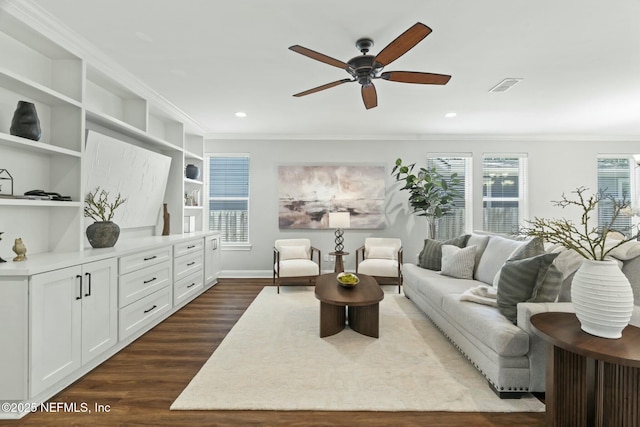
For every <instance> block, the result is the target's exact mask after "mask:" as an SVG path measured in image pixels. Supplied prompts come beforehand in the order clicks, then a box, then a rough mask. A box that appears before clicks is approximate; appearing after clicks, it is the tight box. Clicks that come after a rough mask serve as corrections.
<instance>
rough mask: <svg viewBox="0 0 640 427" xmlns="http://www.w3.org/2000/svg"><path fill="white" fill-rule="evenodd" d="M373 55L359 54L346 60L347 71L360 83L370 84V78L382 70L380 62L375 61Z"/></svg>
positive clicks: (375, 76) (377, 75) (376, 75)
mask: <svg viewBox="0 0 640 427" xmlns="http://www.w3.org/2000/svg"><path fill="white" fill-rule="evenodd" d="M374 60H375V56H373V55H360V56H356V57H354V58H351V59H350V60H349V61H347V64H349V69H347V72H348V73H349V74H351V75H352V76H353V78H354V79H356V80H357V81H358V83H360V84H361V85H369V84H371V79H374V78H377V77H379V75H380V72H381V71H382V68H383V66H382V64H380V63H378V62H375V61H374Z"/></svg>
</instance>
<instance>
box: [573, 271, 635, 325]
mask: <svg viewBox="0 0 640 427" xmlns="http://www.w3.org/2000/svg"><path fill="white" fill-rule="evenodd" d="M571 301H572V302H573V306H574V308H575V310H576V316H577V317H578V320H579V321H580V325H581V327H582V330H583V331H585V332H587V333H589V334H591V335H595V336H598V337H602V338H620V337H621V336H622V330H623V329H624V328H625V327H626V326H627V325H628V324H629V320H630V319H631V314H632V312H633V290H632V289H631V284H630V283H629V280H628V279H627V277H626V276H625V275H624V273H623V272H622V270H620V267H618V263H617V262H616V261H593V260H584V261H583V262H582V265H581V266H580V268H579V269H578V271H577V272H576V275H575V276H574V278H573V282H572V283H571Z"/></svg>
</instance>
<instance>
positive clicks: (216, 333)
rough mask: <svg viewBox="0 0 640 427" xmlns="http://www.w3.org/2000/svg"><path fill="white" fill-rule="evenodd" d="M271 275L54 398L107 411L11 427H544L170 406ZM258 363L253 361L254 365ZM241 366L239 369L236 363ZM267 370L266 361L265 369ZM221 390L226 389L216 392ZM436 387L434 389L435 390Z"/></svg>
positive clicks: (167, 325)
mask: <svg viewBox="0 0 640 427" xmlns="http://www.w3.org/2000/svg"><path fill="white" fill-rule="evenodd" d="M269 283H270V281H267V280H260V279H253V280H246V279H242V280H240V279H226V280H224V279H223V280H221V281H220V283H219V284H217V285H216V286H214V287H213V288H211V289H210V290H208V291H207V292H205V293H204V294H202V295H201V296H200V297H198V298H197V299H196V300H194V301H193V302H192V303H190V304H189V305H187V306H186V307H185V308H183V309H182V310H180V311H179V312H177V313H175V314H174V315H173V316H171V317H170V318H169V319H167V320H165V321H164V322H162V323H161V324H160V325H158V326H156V327H155V328H154V329H153V330H151V331H149V332H148V333H147V334H145V335H144V336H142V337H141V338H139V339H138V340H137V341H135V342H134V343H133V344H131V345H130V346H129V347H127V348H125V349H124V350H123V351H121V352H120V353H118V354H116V355H115V356H113V357H112V358H111V359H109V360H108V361H106V362H105V363H103V364H102V365H101V366H99V367H98V368H96V369H95V370H93V371H92V372H90V373H89V374H87V375H86V376H84V377H83V378H81V379H80V380H78V381H77V382H76V383H74V384H73V385H71V386H70V387H68V388H67V389H65V390H64V391H62V392H61V393H60V394H58V395H57V396H55V397H54V398H52V399H51V401H54V402H72V403H76V404H77V405H80V404H82V403H86V404H88V405H89V407H90V408H93V407H94V404H99V405H109V406H110V412H108V413H95V412H92V413H91V414H87V413H65V412H60V413H39V412H38V413H33V414H29V415H27V416H26V417H24V418H23V419H21V420H17V421H15V420H14V421H8V422H2V423H0V425H12V426H49V425H50V426H76V425H77V426H86V425H92V426H114V425H119V426H177V425H180V426H185V425H197V426H283V425H286V426H356V425H366V426H391V425H393V426H430V427H433V426H474V427H482V426H505V427H507V426H508V427H514V426H518V427H524V426H543V425H544V414H529V413H517V414H500V413H448V412H318V411H304V412H303V411H296V412H283V411H170V410H169V406H170V405H171V403H172V402H173V401H174V400H175V398H176V397H177V396H178V395H179V394H180V392H181V391H182V390H183V389H184V388H185V387H186V385H187V384H188V383H189V381H190V380H191V378H193V376H194V375H195V374H196V373H197V372H198V370H199V369H200V367H201V366H202V365H203V364H204V362H206V361H207V359H208V358H209V357H210V356H211V353H212V352H213V351H214V350H215V349H216V348H217V346H218V345H219V344H220V342H222V340H223V339H224V337H225V335H226V334H227V333H228V332H229V330H230V329H231V328H232V327H233V325H234V324H235V323H236V321H237V320H238V319H239V318H240V316H241V315H242V313H243V312H244V311H245V310H246V308H247V307H248V306H249V304H251V302H252V301H253V299H254V298H255V297H256V296H257V295H258V293H259V292H260V290H261V289H262V288H263V287H264V286H265V285H266V284H269ZM259 362H260V361H256V363H259ZM239 368H241V367H239ZM265 369H268V367H265ZM220 393H224V390H220ZM434 393H437V390H434Z"/></svg>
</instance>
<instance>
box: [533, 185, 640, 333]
mask: <svg viewBox="0 0 640 427" xmlns="http://www.w3.org/2000/svg"><path fill="white" fill-rule="evenodd" d="M586 191H587V189H586V188H584V187H578V188H577V189H576V190H575V191H573V192H572V193H574V194H575V195H576V198H575V199H569V198H567V197H566V196H565V195H564V194H563V195H562V199H561V200H559V201H554V202H553V203H554V205H555V206H559V207H561V208H567V207H576V208H578V209H580V211H581V212H580V223H579V224H576V223H574V222H573V221H571V220H568V219H565V218H561V219H544V218H534V220H533V221H528V224H529V226H527V227H524V228H523V229H522V231H523V233H524V234H527V235H529V236H532V237H540V238H542V239H543V240H544V241H545V242H548V243H559V244H561V245H562V246H564V247H565V248H567V249H569V250H573V251H575V252H577V253H578V254H580V255H581V256H582V257H584V258H585V259H584V260H583V262H582V265H581V266H580V268H579V269H578V271H577V272H576V274H575V276H574V279H573V282H572V283H571V301H572V302H573V305H574V308H575V311H576V316H577V317H578V320H580V324H581V326H582V330H584V331H585V332H588V333H590V334H592V335H596V336H600V337H605V338H620V336H622V330H623V329H624V328H625V327H626V326H627V324H628V323H629V320H630V319H631V313H632V311H633V301H634V300H633V291H632V289H631V285H630V283H629V280H628V279H627V277H626V276H625V275H624V273H623V272H622V270H620V267H619V266H618V262H617V261H615V260H613V259H611V258H610V257H609V255H610V254H611V253H612V251H614V250H615V249H617V248H619V247H621V246H622V245H624V244H625V243H627V242H630V241H632V240H637V238H638V231H637V230H635V232H633V233H631V234H632V235H630V236H629V235H627V236H624V235H623V234H620V236H622V238H620V239H615V240H614V239H612V238H611V237H610V236H611V234H612V233H614V232H621V231H627V232H628V231H629V230H616V229H615V228H614V226H613V224H614V223H615V220H616V219H617V218H618V217H620V215H625V214H626V213H627V212H630V211H631V210H630V201H629V200H628V198H627V197H626V195H623V197H622V198H621V199H616V198H615V197H614V196H612V195H610V194H607V193H605V192H604V191H600V192H598V193H596V194H593V195H590V196H587V195H586V194H585V193H586ZM605 201H606V202H608V203H609V204H610V206H611V207H612V216H611V220H610V221H609V222H608V223H607V224H605V225H604V226H602V227H598V225H597V223H596V224H592V222H594V221H595V219H594V218H593V216H594V214H595V213H596V210H597V207H598V204H599V203H601V202H605ZM607 239H609V240H607Z"/></svg>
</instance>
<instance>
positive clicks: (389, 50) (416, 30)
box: [375, 22, 431, 66]
mask: <svg viewBox="0 0 640 427" xmlns="http://www.w3.org/2000/svg"><path fill="white" fill-rule="evenodd" d="M429 33H431V28H429V27H427V26H426V25H424V24H423V23H421V22H418V23H416V24H414V25H413V26H412V27H411V28H409V29H408V30H407V31H405V32H404V33H402V34H400V35H399V36H398V37H397V38H396V39H395V40H394V41H392V42H391V43H389V44H388V45H387V46H386V47H385V48H384V49H382V50H381V51H380V53H378V55H376V58H375V61H376V62H379V63H380V64H382V65H383V66H385V65H389V64H390V63H392V62H393V61H395V60H396V59H398V58H400V57H401V56H402V55H404V54H405V53H407V52H408V51H409V49H411V48H412V47H414V46H415V45H417V44H418V43H420V41H422V39H424V38H425V37H427V36H428V35H429Z"/></svg>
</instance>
